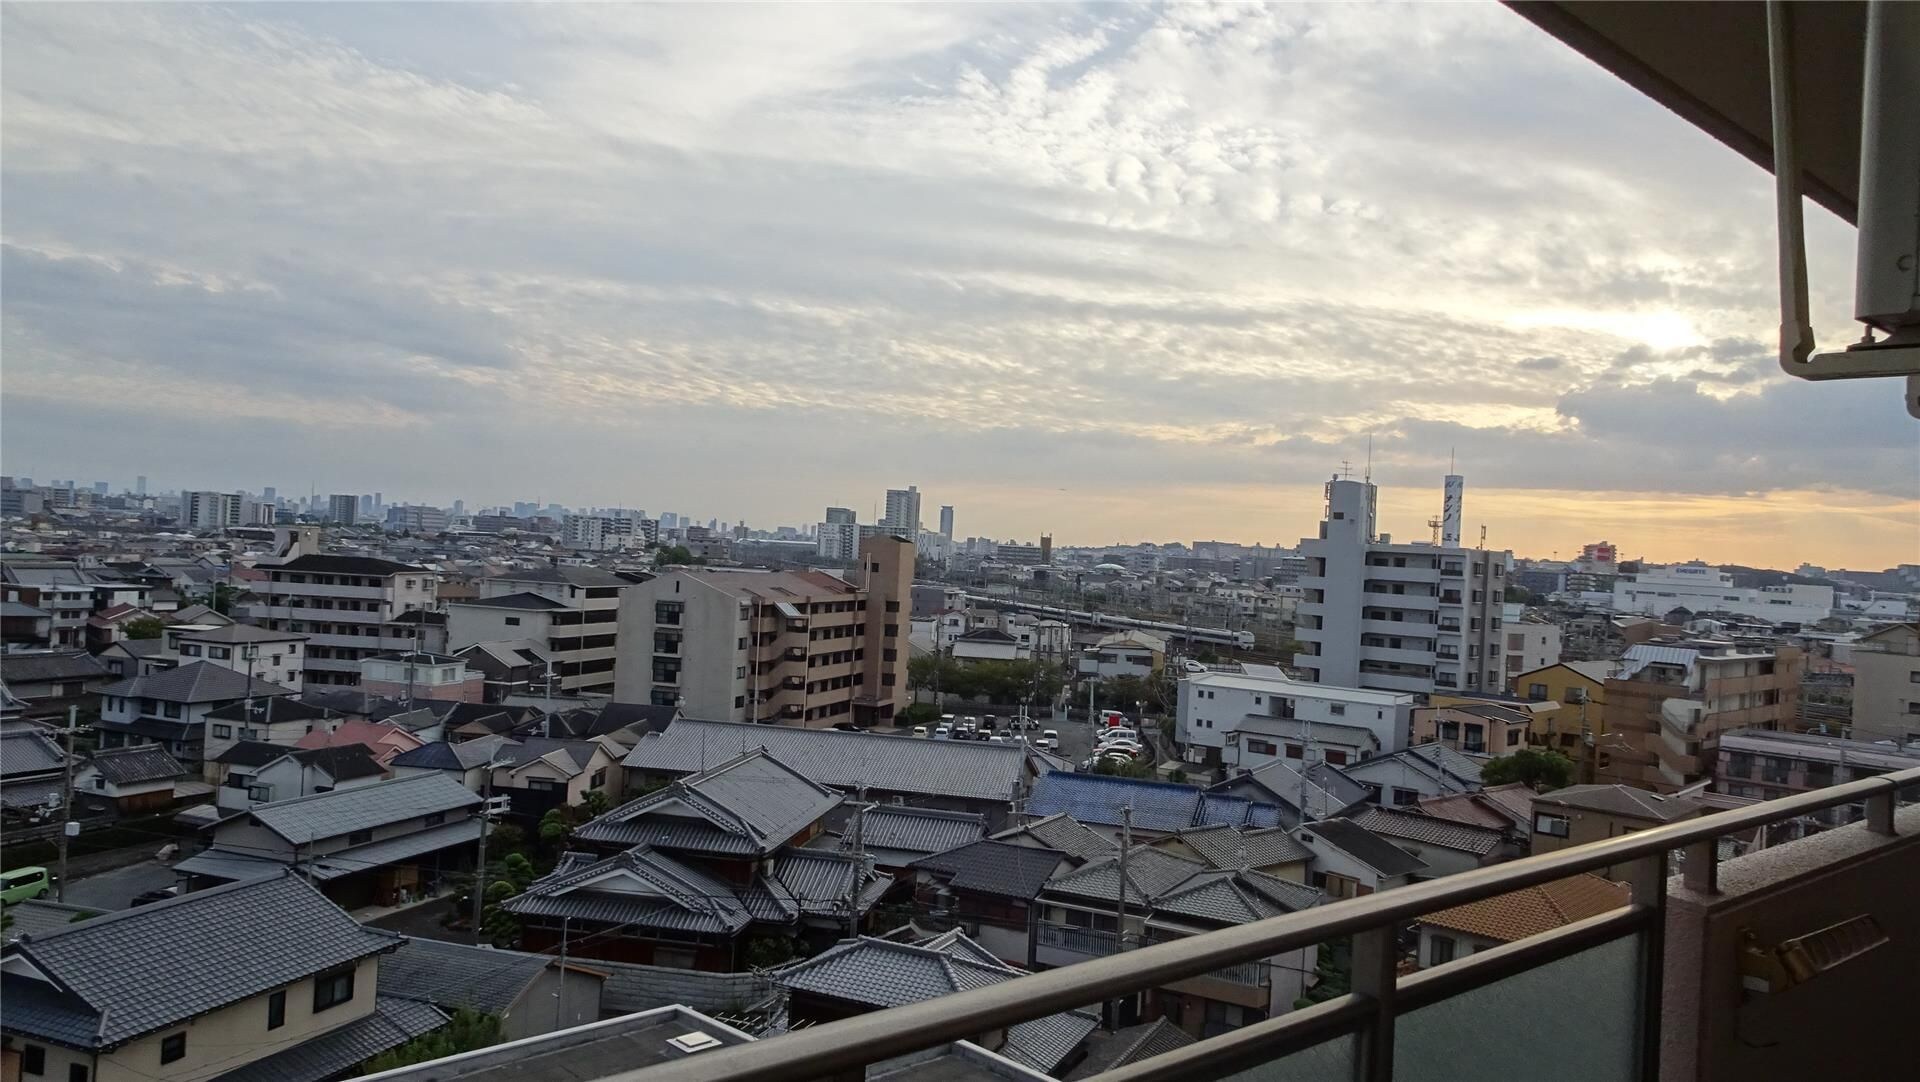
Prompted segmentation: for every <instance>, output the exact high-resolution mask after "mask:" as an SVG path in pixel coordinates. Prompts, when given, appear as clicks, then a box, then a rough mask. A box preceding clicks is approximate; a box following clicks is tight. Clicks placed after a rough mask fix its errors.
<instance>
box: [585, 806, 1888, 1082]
mask: <svg viewBox="0 0 1920 1082" xmlns="http://www.w3.org/2000/svg"><path fill="white" fill-rule="evenodd" d="M1916 786H1920V768H1916V769H1912V770H1906V771H1902V772H1900V773H1896V774H1886V775H1882V776H1880V777H1877V778H1868V779H1863V780H1861V781H1855V782H1850V783H1848V784H1846V785H1841V786H1836V787H1834V788H1832V789H1824V790H1819V791H1815V792H1808V793H1801V794H1798V795H1795V796H1790V797H1784V798H1782V799H1779V800H1774V801H1769V802H1766V803H1763V804H1754V805H1751V806H1748V807H1744V808H1739V809H1735V810H1733V811H1727V812H1722V813H1720V814H1718V815H1711V816H1706V817H1704V818H1700V819H1690V820H1684V821H1682V822H1678V823H1673V824H1669V825H1667V826H1663V827H1655V828H1653V829H1650V830H1643V831H1638V832H1636V833H1632V834H1625V835H1621V836H1619V837H1616V838H1609V839H1607V840H1605V841H1600V842H1594V843H1591V844H1588V845H1582V846H1576V847H1573V848H1569V849H1562V850H1558V851H1556V852H1552V853H1544V854H1541V855H1539V856H1534V857H1529V858H1527V859H1524V860H1518V861H1514V862H1512V863H1508V864H1497V865H1493V866H1491V867H1487V868H1479V869H1475V870H1472V871H1467V872H1461V873H1458V874H1456V875H1450V876H1446V877H1444V878H1440V879H1433V880H1428V881H1425V882H1420V883H1414V884H1410V885H1408V886H1404V887H1396V888H1394V889H1392V890H1385V891H1380V892H1379V893H1376V894H1370V895H1366V896H1364V897H1359V898H1350V899H1347V900H1345V901H1341V902H1337V903H1333V904H1329V905H1323V906H1316V907H1314V908H1311V909H1305V910H1301V911H1300V912H1297V913H1289V914H1286V915H1283V916H1278V917H1272V918H1269V919H1267V920H1263V921H1256V922H1253V923H1250V924H1243V925H1240V926H1238V927H1234V928H1227V929H1223V930H1221V931H1217V932H1209V933H1207V934H1205V935H1199V936H1194V937H1192V938H1188V939H1182V940H1179V941H1178V942H1172V943H1159V944H1154V945H1151V946H1146V947H1141V948H1140V949H1138V950H1130V951H1125V952H1122V953H1117V954H1109V955H1106V956H1104V957H1097V958H1093V959H1092V960H1090V961H1086V962H1081V963H1079V964H1076V965H1071V966H1064V967H1062V968H1059V969H1051V970H1047V971H1045V972H1041V973H1034V974H1030V975H1028V976H1024V977H1020V978H1017V979H1015V980H1010V981H1006V982H1003V983H1001V984H997V985H993V986H991V987H985V988H975V989H971V990H968V991H965V992H959V993H955V994H953V995H948V996H941V997H939V998H936V999H929V1000H924V1001H922V1002H919V1003H914V1004H910V1005H908V1006H904V1007H896V1008H893V1009H891V1010H885V1011H876V1012H874V1013H871V1014H863V1015H859V1016H856V1017H853V1018H846V1019H841V1020H839V1021H835V1022H830V1023H827V1024H825V1025H818V1026H813V1027H810V1028H807V1029H802V1030H796V1031H793V1032H789V1033H787V1034H784V1035H781V1036H778V1037H774V1038H772V1039H769V1040H764V1041H757V1042H753V1043H750V1044H742V1045H737V1046H733V1047H728V1048H721V1049H715V1050H713V1051H711V1052H706V1053H702V1054H701V1055H699V1056H695V1057H689V1058H686V1059H682V1060H679V1061H678V1062H673V1063H667V1064H662V1065H659V1066H655V1067H650V1068H641V1069H637V1070H633V1071H628V1072H623V1073H621V1074H618V1075H613V1076H611V1077H612V1078H618V1079H621V1080H631V1082H696V1080H697V1082H760V1080H766V1082H774V1080H779V1079H796V1078H799V1079H806V1078H821V1077H827V1076H833V1075H840V1074H844V1073H847V1072H854V1071H858V1070H859V1069H861V1068H862V1067H864V1066H865V1065H867V1064H871V1063H876V1062H879V1061H882V1060H887V1059H892V1058H894V1057H897V1056H901V1055H905V1054H907V1053H911V1052H916V1051H919V1050H921V1049H925V1048H931V1047H934V1046H936V1045H942V1044H946V1043H948V1042H951V1041H957V1040H971V1039H974V1038H976V1037H978V1036H979V1035H980V1034H983V1033H990V1032H992V1031H995V1030H999V1029H1003V1028H1005V1027H1007V1026H1010V1025H1013V1024H1016V1023H1019V1022H1024V1021H1028V1020H1030V1019H1034V1018H1039V1017H1043V1016H1045V1015H1050V1014H1055V1013H1057V1012H1060V1011H1064V1010H1072V1009H1076V1008H1081V1007H1086V1006H1089V1005H1091V1004H1095V1003H1100V1002H1103V1001H1106V1000H1111V999H1116V998H1119V997H1123V996H1128V995H1131V994H1132V993H1134V992H1139V991H1142V990H1145V989H1149V988H1157V987H1162V986H1165V985H1167V984H1169V983H1171V982H1176V981H1181V980H1185V979H1187V978H1190V977H1199V976H1203V975H1206V974H1209V973H1212V972H1214V971H1217V970H1220V969H1222V968H1225V967H1230V966H1238V965H1243V964H1246V963H1250V962H1258V961H1259V960H1261V959H1265V958H1271V957H1272V956H1274V955H1276V954H1281V953H1284V952H1287V951H1291V950H1298V949H1300V948H1303V947H1307V946H1310V945H1314V944H1318V943H1322V942H1325V941H1327V940H1329V939H1333V938H1335V937H1339V936H1351V937H1352V948H1351V958H1352V965H1351V984H1350V986H1351V988H1352V991H1350V992H1348V993H1347V994H1345V995H1341V996H1337V997H1335V998H1333V999H1329V1000H1327V1001H1325V1002H1323V1003H1318V1004H1315V1005H1313V1006H1311V1007H1307V1008H1304V1009H1302V1010H1296V1011H1292V1012H1289V1013H1287V1014H1283V1015H1280V1016H1279V1017H1276V1018H1270V1019H1267V1020H1265V1021H1262V1022H1256V1023H1254V1024H1253V1025H1250V1026H1246V1027H1243V1028H1240V1029H1237V1030H1233V1031H1231V1032H1229V1033H1226V1034H1223V1035H1221V1036H1218V1037H1214V1038H1211V1039H1209V1040H1204V1041H1200V1042H1198V1043H1196V1044H1192V1045H1188V1046H1187V1047H1185V1048H1182V1049H1179V1050H1176V1051H1174V1052H1169V1053H1166V1054H1164V1055H1160V1056H1155V1057H1153V1058H1151V1059H1147V1060H1143V1061H1141V1062H1138V1063H1135V1064H1131V1065H1129V1066H1127V1067H1123V1068H1121V1069H1119V1070H1116V1071H1111V1072H1108V1073H1106V1074H1103V1075H1100V1076H1098V1078H1099V1080H1100V1082H1160V1080H1162V1079H1167V1080H1172V1079H1181V1080H1188V1079H1222V1078H1227V1077H1230V1076H1233V1075H1235V1074H1236V1073H1238V1072H1245V1071H1249V1069H1251V1068H1259V1067H1265V1068H1266V1071H1265V1072H1261V1071H1254V1072H1253V1073H1252V1074H1249V1075H1247V1076H1246V1077H1253V1076H1255V1075H1258V1074H1261V1073H1268V1074H1273V1075H1274V1077H1281V1076H1285V1077H1301V1078H1306V1077H1312V1078H1325V1079H1339V1078H1344V1079H1354V1080H1364V1082H1388V1080H1391V1079H1393V1078H1395V1077H1396V1076H1399V1077H1427V1076H1430V1075H1433V1074H1434V1066H1435V1064H1441V1065H1444V1070H1443V1073H1444V1075H1445V1076H1447V1077H1453V1078H1499V1077H1512V1078H1519V1077H1541V1070H1542V1068H1543V1066H1544V1067H1547V1068H1549V1070H1550V1069H1551V1063H1552V1062H1554V1061H1555V1060H1556V1059H1557V1060H1559V1061H1561V1062H1566V1061H1567V1058H1568V1057H1578V1058H1579V1059H1580V1061H1581V1062H1582V1063H1583V1064H1584V1065H1586V1066H1587V1067H1589V1068H1591V1069H1589V1070H1583V1072H1582V1074H1583V1076H1588V1075H1591V1076H1594V1077H1617V1078H1633V1079H1640V1080H1643V1082H1653V1080H1654V1079H1656V1078H1658V1077H1659V1076H1660V1057H1661V1032H1660V1020H1661V1013H1662V1003H1661V996H1662V992H1663V990H1664V981H1663V964H1664V958H1665V955H1664V953H1663V952H1664V938H1663V937H1664V929H1665V919H1664V918H1665V916H1666V914H1665V909H1666V886H1667V872H1668V860H1669V856H1670V854H1672V853H1675V852H1682V853H1684V854H1685V856H1684V861H1683V875H1684V879H1685V883H1686V886H1687V887H1688V889H1689V891H1690V892H1695V893H1702V894H1712V893H1715V892H1716V891H1717V890H1718V886H1717V883H1718V871H1717V869H1718V863H1717V862H1718V850H1719V845H1718V840H1719V839H1720V838H1721V837H1723V836H1726V835H1729V834H1736V833H1743V832H1746V831H1751V830H1754V829H1756V828H1758V827H1762V826H1766V825H1769V824H1773V823H1779V822H1784V821H1787V820H1791V819H1794V818H1797V817H1800V816H1805V815H1807V814H1808V813H1810V812H1815V811H1820V810H1822V809H1826V808H1831V807H1836V806H1839V805H1842V804H1852V803H1861V802H1864V803H1865V804H1866V807H1867V818H1866V822H1867V825H1868V829H1869V830H1871V831H1873V832H1874V833H1877V834H1881V835H1886V836H1892V835H1893V834H1894V812H1895V800H1896V796H1897V794H1899V793H1900V792H1901V791H1902V790H1904V789H1909V788H1913V787H1916ZM1602 870H1605V871H1606V872H1607V874H1608V877H1609V878H1611V879H1614V880H1616V881H1621V882H1625V883H1626V884H1627V885H1628V887H1629V888H1630V890H1631V899H1632V900H1631V901H1630V903H1629V904H1627V905H1625V906H1623V907H1621V908H1619V909H1615V910H1613V911H1611V912H1608V913H1602V914H1600V915H1598V916H1594V917H1589V918H1586V919H1584V920H1580V921H1576V922H1574V923H1572V924H1568V925H1566V926H1564V927H1561V928H1558V929H1555V930H1553V931H1550V932H1544V933H1541V934H1539V935H1535V936H1531V937H1528V938H1526V939H1521V940H1518V941H1516V942H1512V943H1507V944H1502V945H1500V946H1497V947H1493V948H1490V949H1487V950H1483V951H1479V952H1477V953H1475V954H1472V955H1469V956H1467V957H1465V958H1461V959H1457V960H1455V961H1453V962H1450V963H1447V964H1445V965H1441V966H1438V967H1434V968H1430V969H1424V970H1421V971H1419V972H1416V973H1412V974H1409V975H1407V976H1405V977H1399V976H1397V975H1396V972H1395V970H1396V966H1397V964H1398V962H1399V958H1400V952H1399V950H1398V948H1397V946H1396V943H1395V939H1396V935H1397V933H1398V931H1399V930H1400V928H1401V927H1402V926H1404V925H1405V924H1407V923H1409V922H1413V921H1417V920H1418V919H1419V918H1421V917H1422V916H1424V915H1426V914H1429V913H1433V912H1436V911H1439V910H1442V909H1448V908H1451V907H1454V906H1458V905H1462V904H1464V903H1467V902H1472V901H1476V900H1479V899H1482V898H1489V897H1493V896H1495V895H1499V894H1506V893H1508V892H1511V891H1514V890H1519V889H1521V888H1524V887H1530V886H1537V885H1539V884H1541V883H1547V882H1552V881H1554V880H1558V879H1563V878H1565V877H1567V876H1570V875H1577V874H1580V873H1582V872H1594V871H1602ZM1076 931H1077V929H1076ZM1041 934H1048V933H1041ZM1516 1004H1525V1005H1526V1027H1525V1029H1526V1033H1527V1040H1525V1041H1519V1040H1516V1039H1515V1038H1514V1032H1515V1031H1513V1030H1512V1028H1511V1022H1510V1019H1512V1018H1513V1017H1515V1015H1514V1010H1515V1009H1516V1008H1515V1005H1516ZM1489 1020H1490V1021H1489ZM1488 1024H1492V1025H1493V1026H1495V1027H1496V1028H1497V1029H1498V1032H1496V1033H1493V1034H1492V1035H1490V1036H1486V1037H1485V1039H1477V1038H1476V1037H1475V1034H1477V1033H1480V1032H1481V1030H1482V1029H1484V1027H1485V1026H1486V1025H1488ZM1396 1062H1397V1063H1399V1064H1401V1065H1402V1066H1401V1069H1400V1070H1398V1071H1396Z"/></svg>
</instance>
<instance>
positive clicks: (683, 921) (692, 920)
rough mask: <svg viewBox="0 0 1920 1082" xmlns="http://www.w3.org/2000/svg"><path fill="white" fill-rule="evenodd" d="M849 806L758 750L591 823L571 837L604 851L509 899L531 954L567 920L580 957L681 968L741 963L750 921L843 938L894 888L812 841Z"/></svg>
mask: <svg viewBox="0 0 1920 1082" xmlns="http://www.w3.org/2000/svg"><path fill="white" fill-rule="evenodd" d="M840 803H841V797H840V795H839V794H837V793H835V792H834V791H832V790H831V789H828V788H826V787H825V786H822V785H818V784H816V783H814V782H811V781H808V780H807V779H806V778H804V777H802V776H800V774H799V773H797V772H796V771H794V770H793V769H792V768H790V767H788V766H786V765H785V764H784V763H781V762H780V761H779V760H777V759H775V758H773V757H772V756H771V755H769V754H767V753H766V752H765V751H764V750H755V751H751V752H748V753H747V754H745V755H741V756H738V757H735V758H733V759H730V760H727V761H725V762H722V763H720V764H719V765H717V766H715V767H714V768H713V769H711V770H707V771H703V772H701V773H699V774H696V775H694V776H692V777H689V778H683V779H681V780H679V781H675V782H673V783H672V784H670V785H668V786H666V787H665V788H663V789H659V790H657V791H655V792H652V793H649V794H647V795H646V796H642V797H640V798H639V799H637V800H633V801H630V802H628V803H626V804H624V805H622V806H620V807H618V808H615V809H614V810H612V811H610V812H608V813H606V814H605V815H602V816H600V817H599V818H597V819H595V820H593V821H592V822H589V823H587V824H585V825H583V826H581V827H580V828H579V829H578V830H576V831H575V832H574V841H575V843H576V844H579V845H582V846H585V847H588V848H590V849H591V850H593V852H580V853H570V854H568V855H567V858H566V859H563V860H562V862H561V863H560V865H559V866H558V867H556V868H555V869H554V871H553V874H551V875H549V876H547V877H546V878H544V879H541V880H539V881H537V882H535V883H534V884H533V885H532V886H531V887H529V888H527V890H526V891H525V892H523V893H521V894H519V895H517V896H515V897H514V898H512V899H510V900H509V901H508V902H507V903H506V908H507V909H508V910H510V911H511V912H514V913H516V914H518V915H519V917H520V921H521V927H522V935H521V943H522V947H523V949H527V950H544V949H546V948H548V947H550V946H557V945H558V943H559V941H560V937H561V935H562V933H563V931H565V930H567V927H570V930H571V933H572V935H574V936H576V937H579V938H580V941H581V942H582V943H583V944H584V945H583V946H581V947H580V948H579V949H580V953H581V954H582V955H583V956H587V957H596V958H609V959H612V960H614V961H624V962H643V963H648V964H652V965H661V966H675V967H678V968H682V969H707V970H718V971H729V972H730V971H734V970H738V969H740V968H741V967H742V966H743V965H745V961H746V960H745V957H744V954H743V948H744V946H745V940H746V938H747V935H746V933H748V932H749V929H753V930H754V934H758V935H775V936H783V937H790V938H802V939H807V940H811V941H815V942H817V943H828V942H832V941H833V940H835V939H838V938H839V937H840V936H841V935H843V934H845V932H846V930H847V928H848V923H849V917H850V916H851V917H852V919H853V922H854V923H856V924H857V923H858V922H859V920H860V919H861V917H862V916H863V915H864V914H865V913H866V912H867V911H868V910H870V909H871V908H872V906H873V904H874V903H875V902H877V901H878V900H879V898H880V896H881V895H882V894H884V893H886V891H887V889H888V888H890V887H891V886H892V885H893V880H892V878H891V877H890V876H886V875H883V874H880V873H877V872H875V871H874V870H873V867H872V863H871V861H869V860H864V859H856V858H855V857H854V856H852V855H851V854H845V853H837V852H833V851H831V850H825V849H814V848H806V847H805V846H806V843H807V842H809V841H811V840H813V839H814V838H817V837H819V836H820V835H821V833H822V831H823V830H824V826H825V820H826V817H827V815H828V813H830V812H832V811H833V810H834V809H836V808H837V807H839V805H840ZM596 854H610V855H606V856H597V855H596ZM563 922H564V924H565V926H566V927H563Z"/></svg>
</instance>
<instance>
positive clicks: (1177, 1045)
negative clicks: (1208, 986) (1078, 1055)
mask: <svg viewBox="0 0 1920 1082" xmlns="http://www.w3.org/2000/svg"><path fill="white" fill-rule="evenodd" d="M1193 1040H1194V1039H1193V1038H1192V1037H1190V1036H1188V1035H1187V1031H1186V1030H1183V1029H1181V1028H1180V1027H1179V1026H1177V1025H1175V1024H1174V1023H1173V1022H1172V1021H1171V1020H1170V1019H1166V1018H1156V1019H1154V1020H1153V1021H1151V1022H1146V1023H1143V1024H1141V1025H1137V1026H1128V1027H1127V1028H1125V1029H1119V1030H1114V1031H1113V1032H1111V1033H1104V1032H1103V1033H1096V1034H1093V1035H1092V1036H1091V1037H1089V1038H1088V1039H1087V1058H1086V1059H1083V1060H1081V1061H1080V1063H1079V1064H1078V1065H1076V1066H1075V1067H1074V1068H1073V1070H1071V1071H1069V1072H1067V1075H1066V1079H1067V1082H1081V1080H1082V1079H1087V1078H1092V1077H1094V1076H1095V1075H1099V1074H1104V1073H1106V1072H1108V1071H1112V1070H1117V1069H1119V1068H1121V1067H1126V1066H1129V1065H1131V1064H1135V1063H1139V1062H1140V1061H1141V1060H1146V1059H1152V1058H1153V1057H1155V1056H1158V1055H1164V1054H1165V1053H1168V1052H1172V1051H1175V1050H1177V1049H1181V1048H1185V1047H1186V1046H1188V1045H1190V1044H1192V1043H1193Z"/></svg>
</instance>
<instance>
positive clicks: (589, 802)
mask: <svg viewBox="0 0 1920 1082" xmlns="http://www.w3.org/2000/svg"><path fill="white" fill-rule="evenodd" d="M610 803H611V802H610V801H609V800H608V799H607V794H605V793H603V792H601V791H600V790H598V789H589V790H588V791H587V795H586V796H583V797H581V798H580V810H581V811H582V812H583V813H585V815H586V817H587V818H588V819H598V818H599V817H600V816H602V815H605V814H606V813H607V808H608V806H609V805H610Z"/></svg>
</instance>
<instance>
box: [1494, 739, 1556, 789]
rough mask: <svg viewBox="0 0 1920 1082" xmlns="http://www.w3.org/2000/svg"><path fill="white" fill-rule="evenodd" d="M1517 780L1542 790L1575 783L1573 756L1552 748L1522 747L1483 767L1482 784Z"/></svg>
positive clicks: (1502, 783)
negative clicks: (1571, 757) (1567, 755)
mask: <svg viewBox="0 0 1920 1082" xmlns="http://www.w3.org/2000/svg"><path fill="white" fill-rule="evenodd" d="M1516 781H1517V782H1524V783H1526V785H1527V786H1528V787H1529V788H1532V789H1535V790H1539V791H1542V792H1547V791H1551V790H1554V789H1564V788H1566V787H1567V786H1569V785H1572V784H1573V760H1572V759H1569V758H1567V757H1566V756H1564V755H1562V754H1560V753H1559V752H1557V751H1552V750H1550V749H1545V748H1522V749H1520V750H1519V751H1516V752H1514V753H1513V754H1512V755H1502V756H1500V757H1499V758H1498V759H1494V760H1493V761H1491V762H1489V763H1487V764H1486V765H1484V766H1482V767H1481V768H1480V783H1481V784H1482V785H1506V784H1507V783H1509V782H1516Z"/></svg>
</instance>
